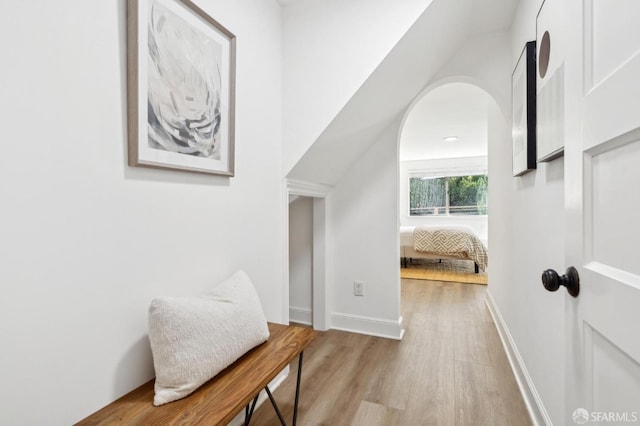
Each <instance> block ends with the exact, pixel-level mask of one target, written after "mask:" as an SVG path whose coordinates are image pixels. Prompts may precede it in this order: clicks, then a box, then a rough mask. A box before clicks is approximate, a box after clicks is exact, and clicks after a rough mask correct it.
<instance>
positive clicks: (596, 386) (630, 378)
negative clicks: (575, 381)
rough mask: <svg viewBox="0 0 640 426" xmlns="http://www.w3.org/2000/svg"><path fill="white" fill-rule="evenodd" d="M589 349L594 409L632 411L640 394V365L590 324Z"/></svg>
mask: <svg viewBox="0 0 640 426" xmlns="http://www.w3.org/2000/svg"><path fill="white" fill-rule="evenodd" d="M585 334H586V336H585V341H586V342H587V344H588V348H590V350H589V351H587V352H586V355H587V367H588V368H587V372H589V373H590V375H591V377H589V378H588V380H587V382H591V387H592V392H591V398H592V401H590V404H588V405H589V406H591V407H592V410H594V411H603V412H610V411H613V412H618V413H621V414H622V413H625V412H631V408H634V409H635V407H636V405H637V402H638V401H637V398H638V395H640V365H638V363H637V362H636V361H634V360H633V358H632V357H630V356H628V355H627V354H626V353H625V352H624V351H622V350H621V349H620V348H619V347H617V346H616V345H615V344H613V343H612V342H611V341H610V340H609V339H607V338H606V337H604V336H603V335H602V334H600V333H598V332H597V331H596V330H594V329H593V328H591V327H587V328H586V329H585Z"/></svg>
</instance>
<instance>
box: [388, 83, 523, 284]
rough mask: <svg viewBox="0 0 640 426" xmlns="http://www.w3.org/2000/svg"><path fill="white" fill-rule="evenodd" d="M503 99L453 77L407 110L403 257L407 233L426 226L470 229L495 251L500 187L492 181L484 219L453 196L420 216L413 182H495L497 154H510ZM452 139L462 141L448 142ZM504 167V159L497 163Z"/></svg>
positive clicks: (402, 132)
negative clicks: (493, 223) (492, 227)
mask: <svg viewBox="0 0 640 426" xmlns="http://www.w3.org/2000/svg"><path fill="white" fill-rule="evenodd" d="M497 94H498V92H497V91H494V90H493V89H492V88H491V87H488V86H487V85H486V84H485V83H484V82H483V81H480V80H477V79H474V78H469V77H465V76H455V77H448V78H444V79H441V80H439V81H437V82H435V83H434V84H432V85H430V86H429V87H427V88H425V90H423V91H422V92H421V93H420V94H419V95H418V96H417V97H416V98H415V100H414V101H413V102H412V104H411V105H410V106H409V108H407V110H406V112H405V114H404V117H403V119H402V122H401V125H400V129H399V132H398V138H397V149H398V151H397V152H398V157H397V158H398V222H399V225H400V230H399V236H398V238H399V240H400V246H401V247H400V250H401V256H402V255H403V245H406V244H410V243H408V242H407V233H408V232H410V230H411V229H412V228H413V227H415V226H417V225H422V224H424V225H435V226H460V225H463V226H468V227H469V228H470V229H471V230H472V231H473V232H474V233H475V234H476V235H477V236H478V237H479V238H480V239H481V241H482V242H483V243H484V244H485V246H487V247H489V246H490V240H491V238H490V235H491V234H490V232H489V212H490V211H491V205H492V203H491V199H492V195H495V194H494V193H495V192H496V191H499V189H498V187H496V185H493V186H492V185H491V179H490V178H489V185H488V190H487V191H486V193H487V194H488V196H487V202H486V206H487V209H486V211H485V212H484V214H483V212H481V211H480V210H476V211H475V213H473V214H468V211H469V210H470V209H468V210H467V212H464V211H463V209H459V208H458V207H457V206H456V207H455V208H454V207H453V206H450V205H449V195H448V193H447V194H446V205H443V206H442V207H441V208H440V209H438V208H426V209H423V211H422V212H420V211H419V210H420V209H416V208H415V207H416V202H415V199H414V200H411V199H410V192H411V186H410V185H411V183H410V180H411V179H412V177H413V182H414V183H415V182H417V181H418V180H419V179H420V178H421V177H422V179H428V180H432V181H436V180H438V181H440V180H443V179H441V177H443V176H468V175H476V176H479V175H483V174H484V175H486V176H490V175H491V173H490V169H491V163H492V160H491V155H492V153H494V154H493V155H495V153H496V152H501V151H504V150H509V149H510V145H509V144H508V140H509V138H508V133H506V129H507V128H508V120H507V117H506V115H505V111H506V110H507V108H506V106H505V102H504V100H502V102H500V96H499V95H498V96H496V95H497ZM449 137H452V138H453V137H457V139H456V140H454V141H447V140H445V139H446V138H449ZM500 155H502V154H500ZM503 161H504V160H503V159H500V160H499V161H498V162H497V163H502V162H503ZM500 180H501V179H500ZM414 192H415V191H414ZM414 198H415V194H414ZM498 198H499V195H498V196H496V199H498ZM433 204H434V205H435V204H438V201H435V202H434V203H433ZM412 206H413V207H414V208H413V209H412ZM456 209H458V210H457V211H456ZM438 210H440V211H438ZM399 292H400V289H399Z"/></svg>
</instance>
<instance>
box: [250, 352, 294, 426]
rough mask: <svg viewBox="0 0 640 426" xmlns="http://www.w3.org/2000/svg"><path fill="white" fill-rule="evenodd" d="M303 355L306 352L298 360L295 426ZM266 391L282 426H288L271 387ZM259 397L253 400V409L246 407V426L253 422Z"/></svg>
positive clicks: (266, 387)
mask: <svg viewBox="0 0 640 426" xmlns="http://www.w3.org/2000/svg"><path fill="white" fill-rule="evenodd" d="M303 353H304V352H300V356H299V358H298V377H297V379H296V399H295V402H294V404H293V426H295V425H296V422H297V421H298V400H299V399H300V379H301V378H302V354H303ZM264 390H266V391H267V396H268V397H269V400H270V401H271V405H273V409H274V410H275V411H276V414H277V415H278V419H280V424H281V425H282V426H287V422H286V421H285V420H284V417H283V416H282V413H281V412H280V408H278V404H277V403H276V400H275V399H274V398H273V395H272V394H271V390H270V389H269V386H265V388H264ZM259 395H260V394H258V396H259ZM258 396H256V398H255V399H254V400H253V404H252V405H251V409H249V406H248V405H247V406H246V407H245V415H244V424H245V426H247V425H248V424H249V422H250V421H251V416H253V409H254V408H255V406H256V402H257V401H258Z"/></svg>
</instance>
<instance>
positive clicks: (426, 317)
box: [251, 279, 531, 426]
mask: <svg viewBox="0 0 640 426" xmlns="http://www.w3.org/2000/svg"><path fill="white" fill-rule="evenodd" d="M486 290H487V287H486V286H482V285H473V284H458V283H445V282H439V281H419V280H407V279H403V280H402V313H403V316H404V322H403V324H404V327H405V330H406V333H405V336H404V339H403V340H402V341H401V342H398V341H394V340H389V339H382V338H378V337H372V336H364V335H359V334H353V333H346V332H340V331H335V330H331V331H327V332H324V333H319V334H318V338H317V339H316V340H315V341H314V343H313V344H312V345H311V347H309V348H308V349H307V350H306V351H305V356H304V363H303V375H302V390H301V394H300V406H299V412H298V424H300V425H331V426H333V425H362V426H375V425H411V426H415V425H446V426H450V425H473V426H485V425H486V426H489V425H513V426H520V425H522V426H526V425H530V424H531V422H530V420H529V417H528V413H527V410H526V407H525V404H524V402H523V400H522V397H521V395H520V391H519V389H518V386H517V384H516V381H515V378H514V376H513V373H512V371H511V368H510V366H509V362H508V360H507V357H506V355H505V352H504V349H503V347H502V343H501V342H500V338H499V336H498V333H497V331H496V328H495V326H494V324H493V321H492V319H491V315H490V314H489V311H488V309H487V307H486V305H485V302H484V299H485V295H486ZM296 364H297V363H294V364H292V365H291V373H290V375H289V377H288V378H287V380H286V381H285V382H284V383H283V384H282V385H281V386H280V387H279V388H278V390H276V391H275V392H274V396H275V398H276V400H277V401H278V404H279V406H280V409H281V410H282V411H283V414H284V416H285V418H286V419H287V421H288V422H289V423H290V421H291V420H290V419H291V416H292V410H293V400H294V393H295V377H296V372H297V365H296ZM251 424H252V425H278V424H279V421H278V419H277V417H276V415H275V412H274V410H273V407H272V406H271V404H270V403H269V402H268V401H266V402H265V403H263V404H262V406H261V407H260V408H259V409H258V410H256V413H255V414H254V417H253V418H252V420H251Z"/></svg>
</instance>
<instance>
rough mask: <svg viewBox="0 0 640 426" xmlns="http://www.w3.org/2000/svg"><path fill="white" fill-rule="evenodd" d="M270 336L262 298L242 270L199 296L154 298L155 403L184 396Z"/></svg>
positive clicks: (151, 309) (151, 330)
mask: <svg viewBox="0 0 640 426" xmlns="http://www.w3.org/2000/svg"><path fill="white" fill-rule="evenodd" d="M268 338H269V328H268V326H267V320H266V318H265V316H264V312H263V310H262V306H261V305H260V300H259V299H258V295H257V294H256V291H255V288H254V287H253V284H251V281H250V279H249V277H248V276H247V274H246V273H244V272H243V271H238V272H236V273H235V274H234V275H233V276H231V277H230V278H228V279H227V280H226V281H224V282H222V283H221V284H219V285H218V286H216V287H214V288H213V289H212V290H211V291H210V292H208V293H206V294H204V295H202V296H200V297H192V298H186V297H161V298H158V299H155V300H153V301H152V302H151V306H150V307H149V341H150V342H151V351H152V353H153V366H154V368H155V372H156V381H155V397H154V398H153V404H154V405H162V404H166V403H167V402H171V401H175V400H177V399H180V398H184V397H185V396H187V395H189V394H190V393H192V392H193V391H194V390H196V389H197V388H198V387H199V386H201V385H203V384H204V383H205V382H207V381H208V380H209V379H211V378H212V377H214V376H215V375H216V374H218V373H219V372H220V371H222V370H224V369H225V368H226V367H228V366H229V365H231V364H232V363H233V362H234V361H235V360H236V359H238V358H240V357H241V356H242V355H244V354H245V353H246V352H247V351H249V350H250V349H251V348H253V347H255V346H257V345H259V344H260V343H263V342H265V341H266V340H267V339H268Z"/></svg>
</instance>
